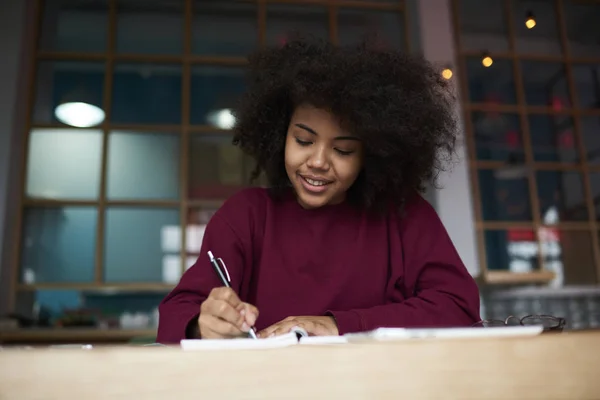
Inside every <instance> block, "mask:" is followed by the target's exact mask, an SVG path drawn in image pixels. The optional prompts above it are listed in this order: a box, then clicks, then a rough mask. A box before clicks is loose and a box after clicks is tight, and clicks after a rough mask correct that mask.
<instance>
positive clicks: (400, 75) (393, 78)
mask: <svg viewBox="0 0 600 400" xmlns="http://www.w3.org/2000/svg"><path fill="white" fill-rule="evenodd" d="M248 72H249V73H248V78H249V79H248V87H247V91H246V92H245V93H244V94H243V95H242V97H241V98H240V103H239V104H238V107H237V109H235V110H234V115H235V117H236V126H235V128H234V139H233V143H234V144H235V145H237V146H239V147H240V148H241V149H242V150H243V151H244V152H245V153H246V154H248V155H250V156H251V157H253V158H254V159H255V160H256V163H257V164H256V168H255V170H254V171H253V173H252V179H256V178H257V177H258V176H260V175H261V174H262V173H264V174H265V175H266V178H267V179H268V181H269V186H270V187H271V188H273V189H283V188H289V187H290V181H289V179H288V176H287V173H286V170H285V164H284V154H285V153H284V151H285V137H286V133H287V129H288V124H289V122H290V118H291V115H292V113H293V111H294V109H295V107H296V106H298V105H300V104H310V105H312V106H314V107H318V108H323V109H327V110H328V111H330V112H331V113H332V114H333V115H335V116H336V117H337V118H338V120H339V122H340V124H341V126H342V127H343V128H344V129H346V130H348V131H349V132H352V133H353V134H355V135H357V136H358V137H359V138H360V139H361V140H362V142H363V143H364V149H365V158H364V164H363V168H362V171H361V172H360V173H359V176H358V178H357V180H356V181H355V182H354V184H353V185H352V187H351V188H350V190H349V192H348V199H349V201H352V202H353V203H355V204H358V205H360V206H363V207H365V208H367V209H383V208H386V207H385V206H386V205H388V204H390V203H392V204H396V205H398V206H399V207H402V204H403V203H404V200H405V198H406V196H407V195H408V193H409V192H411V191H415V190H417V191H419V192H423V191H424V190H425V188H426V183H427V182H431V183H432V184H433V185H435V183H436V182H435V180H436V179H435V178H437V175H438V173H439V172H440V171H441V170H443V169H444V168H445V167H446V166H448V165H449V164H447V161H448V160H450V159H451V156H452V155H453V154H454V146H455V142H456V120H455V116H454V112H453V102H454V97H453V96H452V94H451V91H450V90H449V85H448V82H447V81H446V80H444V79H443V78H442V77H441V75H440V73H439V71H438V70H437V69H436V68H434V67H433V66H432V65H431V64H430V63H428V62H427V61H425V60H424V59H423V58H421V57H416V56H411V55H409V54H405V53H403V52H398V51H393V50H390V49H382V48H380V47H379V46H377V45H371V44H370V42H368V41H365V42H363V43H361V44H359V45H357V46H352V47H340V46H335V45H333V44H331V43H329V42H327V41H323V40H317V39H313V38H306V37H296V38H294V39H293V40H290V41H289V42H287V43H286V44H285V45H283V46H281V47H277V48H266V49H261V50H258V51H257V52H255V53H253V54H251V55H250V57H249V69H248ZM448 156H450V157H448Z"/></svg>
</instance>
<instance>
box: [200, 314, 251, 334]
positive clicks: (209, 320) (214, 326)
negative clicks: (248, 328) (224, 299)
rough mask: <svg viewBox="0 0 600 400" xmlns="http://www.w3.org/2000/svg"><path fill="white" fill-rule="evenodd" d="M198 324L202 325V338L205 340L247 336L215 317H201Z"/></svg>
mask: <svg viewBox="0 0 600 400" xmlns="http://www.w3.org/2000/svg"><path fill="white" fill-rule="evenodd" d="M198 323H199V325H200V337H201V338H203V339H224V338H233V337H238V336H246V333H244V332H242V331H241V330H240V329H239V328H238V327H236V326H235V325H233V324H231V323H229V322H227V321H224V320H222V319H220V318H218V317H215V316H214V315H208V314H207V315H201V316H200V318H199V320H198Z"/></svg>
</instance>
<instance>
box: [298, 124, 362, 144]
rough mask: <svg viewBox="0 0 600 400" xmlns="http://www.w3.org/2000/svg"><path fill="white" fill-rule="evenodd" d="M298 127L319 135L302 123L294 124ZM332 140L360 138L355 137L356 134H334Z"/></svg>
mask: <svg viewBox="0 0 600 400" xmlns="http://www.w3.org/2000/svg"><path fill="white" fill-rule="evenodd" d="M295 125H296V126H297V127H298V128H301V129H304V130H305V131H306V132H308V133H311V134H313V135H315V136H319V134H318V133H317V132H316V131H315V130H314V129H312V128H311V127H308V126H306V125H304V124H295ZM333 140H360V139H359V138H357V137H356V136H336V137H334V138H333Z"/></svg>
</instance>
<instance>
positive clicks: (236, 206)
mask: <svg viewBox="0 0 600 400" xmlns="http://www.w3.org/2000/svg"><path fill="white" fill-rule="evenodd" d="M248 220H249V214H248V205H246V204H244V202H243V201H241V199H232V200H231V201H229V202H228V203H226V204H224V205H223V206H222V208H221V209H219V211H218V212H217V213H216V214H215V215H214V216H213V217H212V218H211V220H210V222H209V223H208V224H207V226H206V230H205V233H204V238H203V241H202V246H201V251H200V254H199V256H198V259H197V261H196V263H195V264H194V265H193V266H192V267H191V268H189V269H188V270H187V271H186V272H185V273H184V274H183V276H182V277H181V279H180V281H179V283H178V284H177V286H176V287H175V288H174V289H173V290H172V291H171V293H169V294H168V295H167V296H166V297H165V298H164V299H163V301H162V302H161V303H160V305H159V324H158V334H157V342H159V343H178V342H179V341H180V340H181V339H184V338H186V330H187V328H188V326H189V325H190V323H192V321H193V320H195V319H197V318H198V315H199V314H200V305H201V304H202V302H203V301H204V300H205V299H206V298H207V297H208V295H209V294H210V291H211V290H212V289H213V288H215V287H219V286H222V283H221V281H220V280H219V279H218V277H217V275H216V274H215V272H214V270H213V269H212V266H211V265H210V261H209V257H208V255H207V252H208V251H212V253H213V254H214V256H215V257H217V258H219V257H220V258H222V259H223V261H224V262H225V264H226V265H227V270H228V271H229V275H230V278H231V286H232V288H233V289H234V290H235V291H236V292H237V293H240V292H242V293H243V292H245V291H246V288H245V287H242V286H245V285H247V281H248V279H247V276H248V274H249V270H250V269H251V263H249V262H248V261H247V260H248V255H249V254H251V253H252V252H251V250H249V249H250V246H251V244H250V243H249V241H250V240H249V237H250V234H249V229H248V226H249V224H248ZM230 221H234V223H232V222H230Z"/></svg>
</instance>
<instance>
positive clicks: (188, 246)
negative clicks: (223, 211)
mask: <svg viewBox="0 0 600 400" xmlns="http://www.w3.org/2000/svg"><path fill="white" fill-rule="evenodd" d="M218 209H219V204H218V203H216V202H215V204H214V205H212V206H202V207H194V208H191V209H189V210H188V213H187V225H186V228H185V229H186V240H185V242H186V243H185V251H186V260H185V267H186V269H188V268H190V267H191V266H192V265H194V264H195V263H196V260H197V259H198V257H199V256H200V249H201V247H202V239H203V238H204V231H205V230H206V225H207V224H208V222H209V221H210V219H211V218H212V216H213V215H214V214H215V213H216V212H217V210H218Z"/></svg>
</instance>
